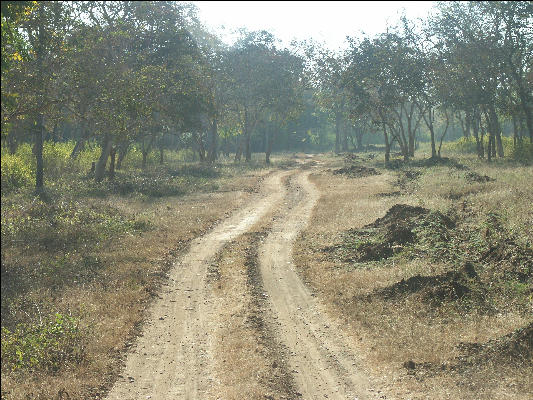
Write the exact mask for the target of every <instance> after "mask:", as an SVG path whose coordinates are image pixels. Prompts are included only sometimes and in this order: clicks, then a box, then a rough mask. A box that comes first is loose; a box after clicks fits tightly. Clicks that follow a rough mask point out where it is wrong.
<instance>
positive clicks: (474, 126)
mask: <svg viewBox="0 0 533 400" xmlns="http://www.w3.org/2000/svg"><path fill="white" fill-rule="evenodd" d="M479 124H480V121H479V118H478V115H476V113H474V115H473V117H472V130H473V133H474V138H475V139H476V149H477V156H478V158H483V157H484V155H483V140H480V139H479Z"/></svg>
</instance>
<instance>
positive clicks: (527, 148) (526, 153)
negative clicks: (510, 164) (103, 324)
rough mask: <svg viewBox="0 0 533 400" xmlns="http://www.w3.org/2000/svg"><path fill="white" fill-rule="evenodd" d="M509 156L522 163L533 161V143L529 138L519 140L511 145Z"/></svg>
mask: <svg viewBox="0 0 533 400" xmlns="http://www.w3.org/2000/svg"><path fill="white" fill-rule="evenodd" d="M509 156H510V157H511V158H512V159H513V160H515V161H518V162H521V163H524V164H532V163H533V143H530V142H529V139H524V140H522V141H521V142H520V141H519V142H518V143H517V144H516V146H513V148H512V150H511V153H510V154H509Z"/></svg>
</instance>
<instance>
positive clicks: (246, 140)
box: [244, 129, 252, 162]
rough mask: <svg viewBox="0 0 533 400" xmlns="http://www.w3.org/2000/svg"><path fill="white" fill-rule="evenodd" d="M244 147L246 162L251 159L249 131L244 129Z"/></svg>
mask: <svg viewBox="0 0 533 400" xmlns="http://www.w3.org/2000/svg"><path fill="white" fill-rule="evenodd" d="M244 149H245V151H246V162H250V161H252V151H251V148H250V131H249V130H248V129H246V133H245V135H244Z"/></svg>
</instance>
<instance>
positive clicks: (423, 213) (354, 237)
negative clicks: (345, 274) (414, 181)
mask: <svg viewBox="0 0 533 400" xmlns="http://www.w3.org/2000/svg"><path fill="white" fill-rule="evenodd" d="M424 225H431V226H440V227H443V229H451V228H453V227H454V226H455V224H454V222H453V221H452V220H451V219H450V218H449V217H447V216H445V215H443V214H442V213H440V212H438V211H437V212H432V211H431V210H428V209H427V208H423V207H416V206H410V205H407V204H395V205H394V206H392V207H391V208H390V209H389V210H388V211H387V213H386V214H385V216H383V217H381V218H378V219H376V220H375V221H374V222H372V223H371V224H368V225H366V226H364V227H363V229H362V230H350V231H348V234H347V237H346V238H347V239H346V241H347V242H348V243H346V244H347V246H346V247H347V248H350V249H351V251H350V252H349V253H350V254H348V256H347V257H345V260H346V261H350V262H354V261H355V262H366V261H379V260H382V259H385V258H388V257H391V256H392V255H393V254H394V253H395V252H398V251H400V250H401V249H402V248H403V246H405V245H407V244H410V243H413V242H415V240H416V239H417V235H416V232H415V228H417V227H420V226H424ZM350 241H351V242H356V245H355V246H353V245H352V244H351V243H349V242H350Z"/></svg>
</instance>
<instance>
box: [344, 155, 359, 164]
mask: <svg viewBox="0 0 533 400" xmlns="http://www.w3.org/2000/svg"><path fill="white" fill-rule="evenodd" d="M359 159H361V157H359V156H357V154H354V153H345V154H344V161H346V162H350V161H356V160H359Z"/></svg>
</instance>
